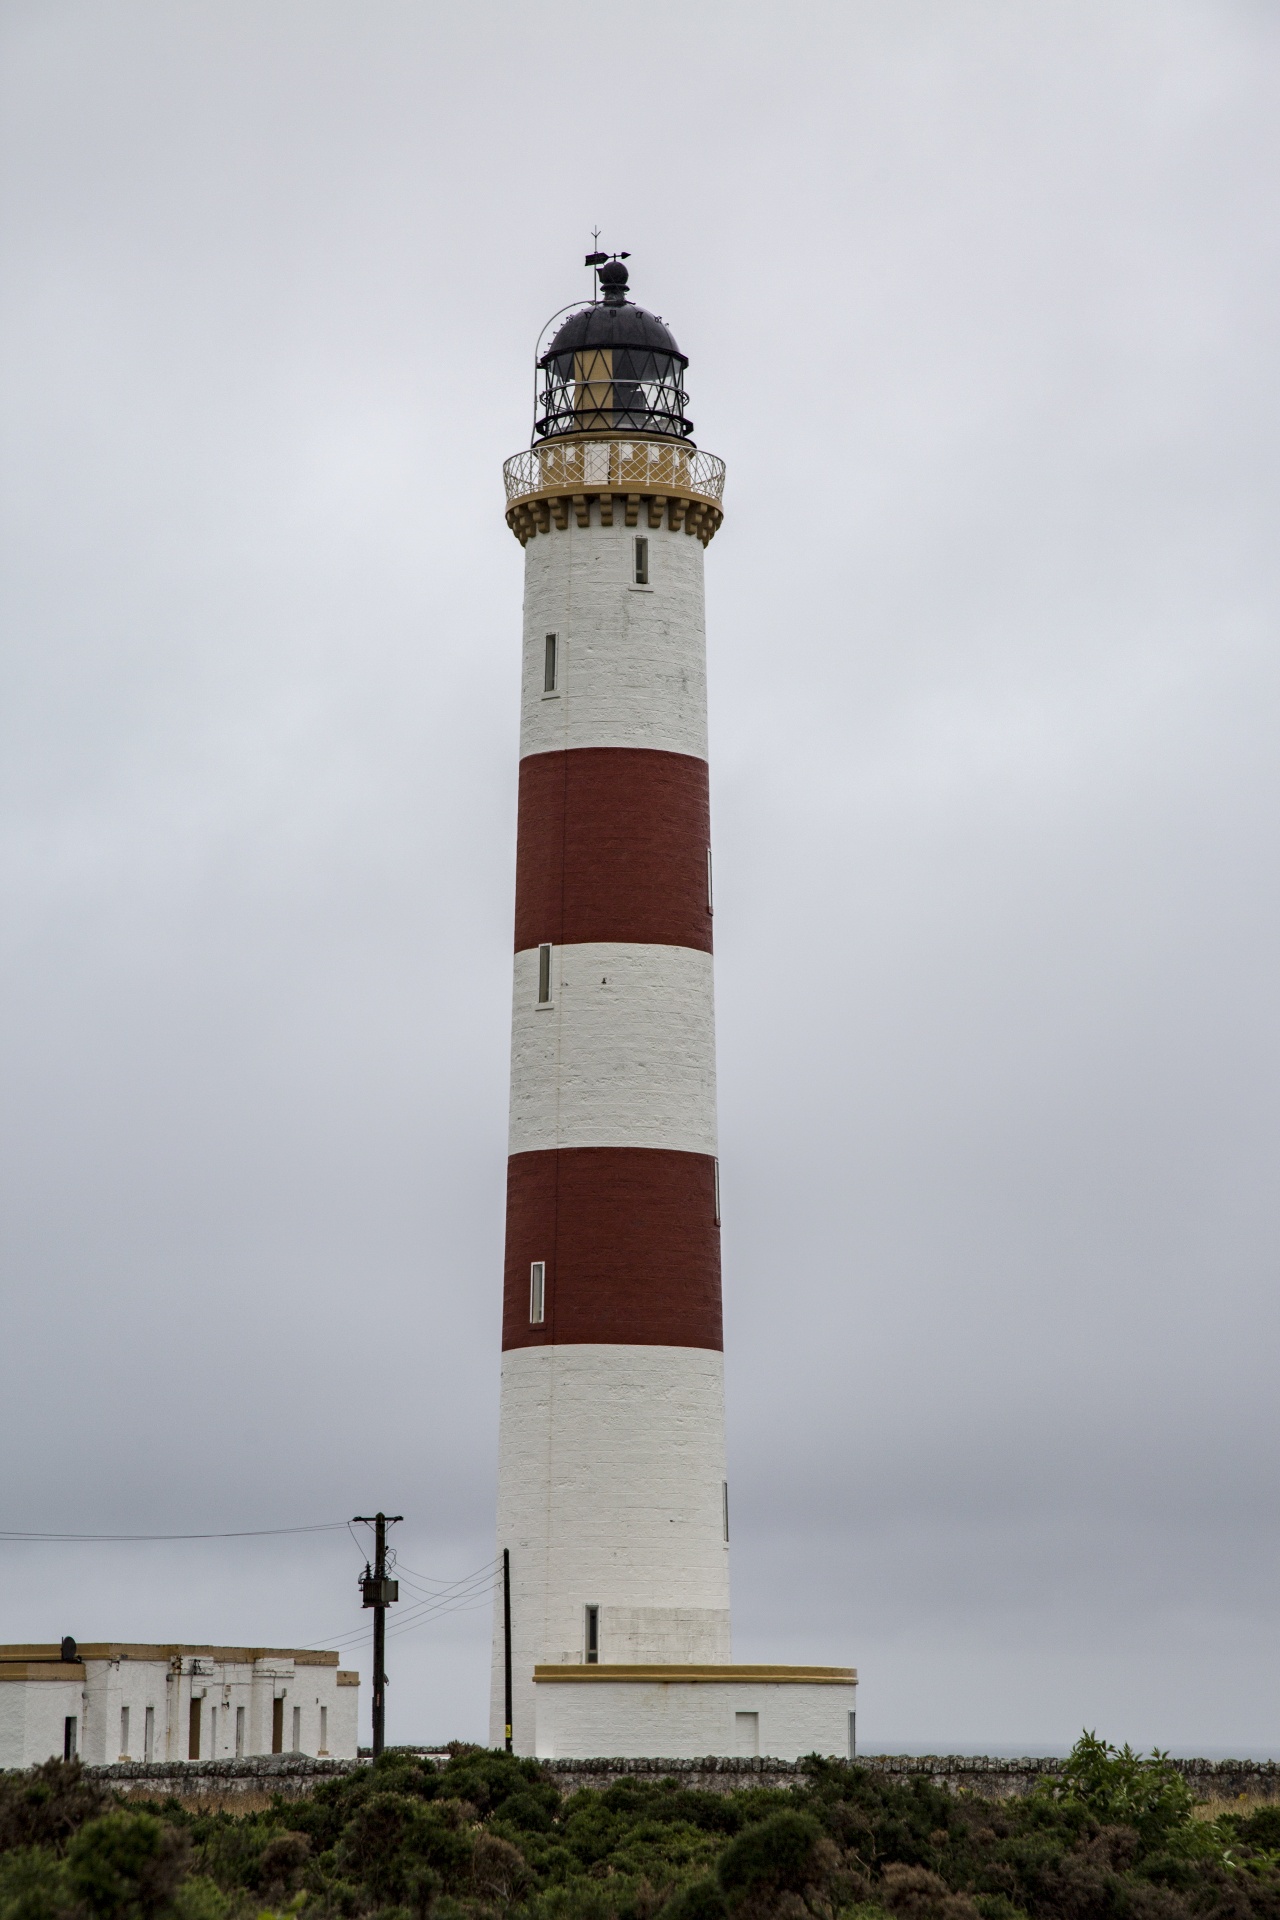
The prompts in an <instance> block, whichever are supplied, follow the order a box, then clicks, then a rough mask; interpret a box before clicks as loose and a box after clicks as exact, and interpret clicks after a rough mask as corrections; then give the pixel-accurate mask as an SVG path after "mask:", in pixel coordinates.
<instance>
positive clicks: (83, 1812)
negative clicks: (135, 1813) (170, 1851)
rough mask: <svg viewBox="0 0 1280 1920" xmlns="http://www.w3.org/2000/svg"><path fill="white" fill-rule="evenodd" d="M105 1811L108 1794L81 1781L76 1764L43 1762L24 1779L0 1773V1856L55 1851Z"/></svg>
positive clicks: (91, 1783) (80, 1769) (73, 1762)
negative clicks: (19, 1849) (42, 1849)
mask: <svg viewBox="0 0 1280 1920" xmlns="http://www.w3.org/2000/svg"><path fill="white" fill-rule="evenodd" d="M110 1805H111V1796H110V1794H109V1793H108V1792H107V1791H106V1789H105V1788H104V1787H100V1786H98V1785H96V1784H95V1783H94V1782H93V1781H90V1780H86V1779H85V1777H84V1769H83V1767H82V1766H81V1764H80V1762H79V1761H78V1760H46V1761H45V1762H44V1764H43V1766H39V1767H32V1768H31V1769H30V1770H29V1771H28V1772H26V1773H0V1853H7V1852H8V1851H9V1850H10V1849H11V1848H13V1847H59V1848H60V1847H62V1846H64V1845H65V1844H66V1842H67V1841H68V1840H69V1839H70V1838H71V1836H72V1834H73V1833H78V1832H79V1830H80V1828H81V1827H82V1826H83V1825H84V1823H85V1821H86V1820H93V1819H96V1818H97V1816H98V1815H99V1814H102V1813H106V1812H107V1810H108V1808H109V1807H110Z"/></svg>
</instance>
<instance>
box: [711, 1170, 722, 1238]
mask: <svg viewBox="0 0 1280 1920" xmlns="http://www.w3.org/2000/svg"><path fill="white" fill-rule="evenodd" d="M711 1165H712V1168H713V1170H714V1172H715V1182H716V1225H717V1226H719V1225H720V1162H719V1161H718V1160H713V1161H712V1163H711Z"/></svg>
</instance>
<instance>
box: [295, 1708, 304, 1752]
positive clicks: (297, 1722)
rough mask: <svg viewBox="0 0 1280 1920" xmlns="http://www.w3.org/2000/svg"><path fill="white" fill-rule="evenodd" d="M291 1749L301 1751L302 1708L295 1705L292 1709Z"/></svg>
mask: <svg viewBox="0 0 1280 1920" xmlns="http://www.w3.org/2000/svg"><path fill="white" fill-rule="evenodd" d="M293 1751H294V1752H295V1753H301V1752H302V1708H301V1707H295V1708H294V1710H293Z"/></svg>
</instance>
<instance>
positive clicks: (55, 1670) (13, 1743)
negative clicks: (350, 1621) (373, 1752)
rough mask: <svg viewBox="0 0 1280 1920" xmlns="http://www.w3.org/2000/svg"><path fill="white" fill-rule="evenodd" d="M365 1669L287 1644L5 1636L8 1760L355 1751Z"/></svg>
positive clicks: (0, 1715)
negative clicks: (26, 1641) (18, 1642)
mask: <svg viewBox="0 0 1280 1920" xmlns="http://www.w3.org/2000/svg"><path fill="white" fill-rule="evenodd" d="M359 1689H360V1676H359V1674H358V1673H353V1672H349V1671H347V1670H346V1669H344V1668H342V1667H340V1666H339V1665H338V1656H337V1654H336V1653H317V1652H314V1651H309V1650H307V1649H305V1648H283V1647H188V1646H145V1645H144V1646H134V1645H124V1644H122V1643H119V1642H95V1643H93V1644H91V1645H87V1646H80V1647H77V1645H76V1643H75V1641H73V1640H65V1641H63V1642H62V1644H61V1645H56V1644H55V1645H52V1646H41V1645H34V1646H0V1767H31V1766H36V1765H38V1763H39V1762H40V1761H42V1760H49V1759H53V1758H56V1759H68V1760H69V1759H71V1758H73V1757H74V1756H76V1755H78V1756H79V1758H80V1759H81V1760H83V1761H84V1762H85V1763H86V1765H89V1766H109V1765H111V1764H112V1763H114V1762H115V1761H117V1760H157V1761H158V1760H233V1759H242V1758H247V1757H249V1756H251V1755H253V1754H264V1753H306V1754H312V1755H315V1756H317V1757H329V1758H332V1759H335V1760H354V1759H355V1757H356V1740H357V1730H358V1721H359V1700H360V1691H359Z"/></svg>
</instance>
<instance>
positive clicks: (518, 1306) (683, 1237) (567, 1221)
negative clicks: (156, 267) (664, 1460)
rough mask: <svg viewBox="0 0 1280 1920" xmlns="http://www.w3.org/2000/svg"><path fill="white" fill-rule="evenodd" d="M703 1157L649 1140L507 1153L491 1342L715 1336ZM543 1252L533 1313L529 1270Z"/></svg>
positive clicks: (714, 1249)
mask: <svg viewBox="0 0 1280 1920" xmlns="http://www.w3.org/2000/svg"><path fill="white" fill-rule="evenodd" d="M715 1166H716V1163H715V1160H714V1159H713V1158H712V1157H711V1155H709V1154H702V1153H674V1152H669V1151H667V1150H665V1149H662V1148H656V1147H650V1148H646V1147H571V1148H559V1149H550V1150H548V1151H546V1152H542V1153H513V1154H512V1156H511V1158H510V1160H509V1162H508V1167H507V1260H506V1283H505V1288H504V1300H503V1316H502V1345H503V1349H504V1350H506V1349H507V1348H510V1347H540V1346H557V1345H560V1346H563V1345H570V1344H575V1343H582V1342H587V1341H592V1342H599V1343H601V1344H611V1345H622V1346H655V1347H710V1348H712V1349H714V1350H715V1351H717V1352H719V1351H720V1349H721V1348H722V1347H723V1345H724V1335H723V1325H722V1319H721V1309H720V1230H719V1228H718V1227H717V1225H716V1192H715V1188H716V1174H715ZM535 1260H541V1261H543V1262H544V1263H545V1268H546V1282H545V1318H544V1321H543V1324H542V1325H541V1326H531V1325H530V1322H529V1269H530V1266H531V1265H532V1263H533V1262H534V1261H535Z"/></svg>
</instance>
